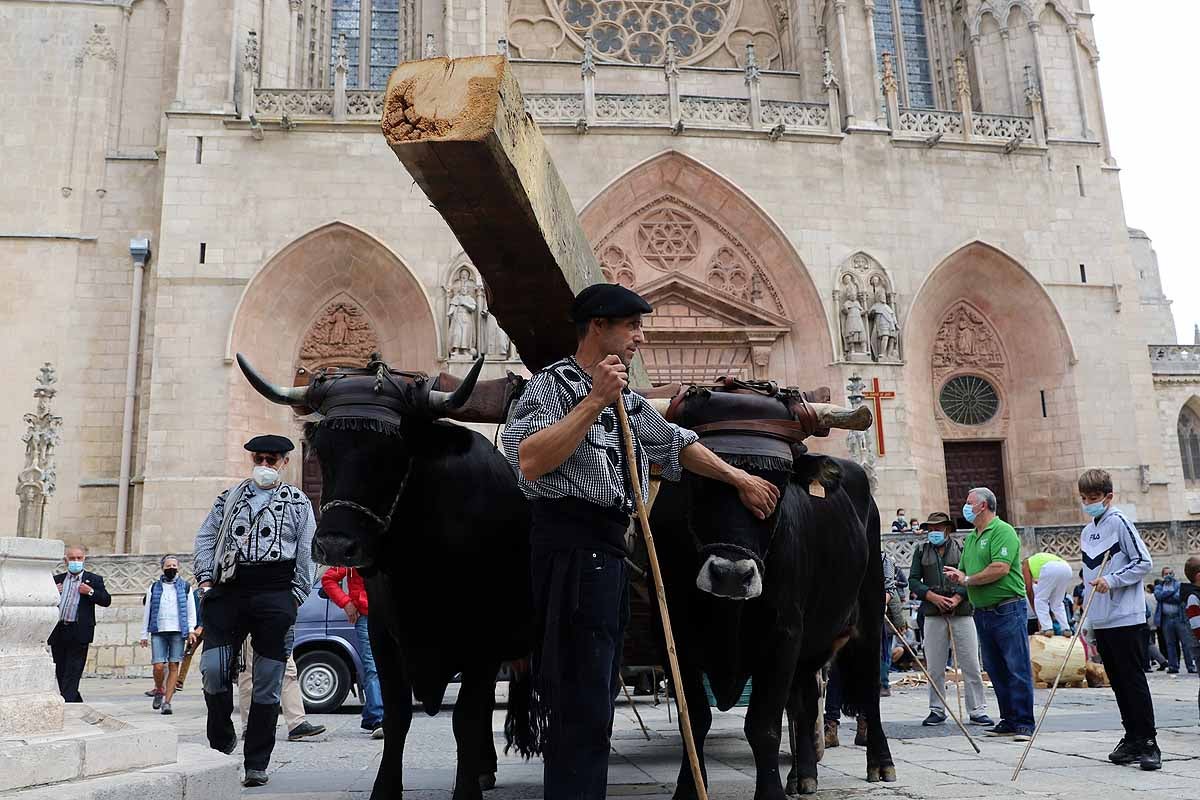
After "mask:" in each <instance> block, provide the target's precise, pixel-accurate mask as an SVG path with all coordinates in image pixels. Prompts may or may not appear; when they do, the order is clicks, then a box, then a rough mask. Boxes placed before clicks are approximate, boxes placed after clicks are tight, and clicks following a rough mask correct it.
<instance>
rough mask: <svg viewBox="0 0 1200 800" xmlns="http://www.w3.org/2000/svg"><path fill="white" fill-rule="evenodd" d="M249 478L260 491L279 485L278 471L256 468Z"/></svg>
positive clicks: (268, 468)
mask: <svg viewBox="0 0 1200 800" xmlns="http://www.w3.org/2000/svg"><path fill="white" fill-rule="evenodd" d="M250 477H251V479H252V480H253V481H254V483H255V485H257V486H258V487H259V488H260V489H269V488H271V487H272V486H274V485H275V484H277V483H279V470H277V469H272V468H270V467H263V466H258V467H255V468H254V472H253V473H251V476H250Z"/></svg>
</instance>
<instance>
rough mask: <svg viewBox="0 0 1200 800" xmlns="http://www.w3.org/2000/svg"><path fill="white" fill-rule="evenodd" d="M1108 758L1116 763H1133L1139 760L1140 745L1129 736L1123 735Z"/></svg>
mask: <svg viewBox="0 0 1200 800" xmlns="http://www.w3.org/2000/svg"><path fill="white" fill-rule="evenodd" d="M1108 760H1109V761H1111V762H1112V763H1114V764H1132V763H1133V762H1135V761H1137V760H1138V747H1137V745H1136V744H1135V743H1134V742H1132V741H1131V740H1130V739H1129V738H1128V737H1121V741H1120V742H1118V743H1117V746H1116V748H1115V749H1114V750H1113V751H1112V752H1111V753H1109V754H1108Z"/></svg>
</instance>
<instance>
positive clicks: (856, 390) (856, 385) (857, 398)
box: [846, 375, 879, 493]
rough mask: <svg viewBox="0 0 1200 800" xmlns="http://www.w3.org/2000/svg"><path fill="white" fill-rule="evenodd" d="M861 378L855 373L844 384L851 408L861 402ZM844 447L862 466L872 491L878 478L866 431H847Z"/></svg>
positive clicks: (873, 454) (873, 452) (872, 449)
mask: <svg viewBox="0 0 1200 800" xmlns="http://www.w3.org/2000/svg"><path fill="white" fill-rule="evenodd" d="M863 389H864V385H863V379H862V378H860V377H859V376H857V375H853V376H851V377H850V381H849V382H848V383H847V384H846V399H847V401H848V402H849V404H850V407H851V408H858V407H859V406H861V405H862V404H863V402H864V401H863ZM846 449H847V450H848V451H849V453H850V459H851V460H852V461H854V462H855V463H857V464H858V465H859V466H861V467H862V468H863V471H864V472H866V473H867V480H868V482H869V483H870V485H871V492H872V493H874V492H875V491H876V489H877V488H878V485H879V478H878V476H877V475H876V474H875V450H874V448H872V447H871V442H870V440H869V439H868V438H867V432H866V431H848V432H847V434H846Z"/></svg>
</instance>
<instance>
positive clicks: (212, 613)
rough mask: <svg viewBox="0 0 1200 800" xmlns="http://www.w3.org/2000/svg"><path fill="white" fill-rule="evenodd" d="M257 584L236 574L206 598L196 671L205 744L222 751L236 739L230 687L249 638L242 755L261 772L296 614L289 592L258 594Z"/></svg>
mask: <svg viewBox="0 0 1200 800" xmlns="http://www.w3.org/2000/svg"><path fill="white" fill-rule="evenodd" d="M239 569H242V570H245V568H244V567H241V568H239ZM246 571H248V570H246ZM260 585H261V584H257V583H256V581H254V580H252V579H251V577H250V576H244V577H243V576H241V575H239V579H238V581H235V582H233V583H230V584H222V585H218V586H216V587H214V588H212V589H210V590H209V591H208V592H207V593H206V594H205V595H204V600H203V604H204V652H203V653H202V654H201V656H200V672H201V675H202V676H203V681H204V702H205V704H206V705H207V706H208V744H209V746H210V747H212V748H213V749H214V750H221V749H224V748H227V747H228V746H229V745H230V743H232V742H234V741H236V738H237V734H236V733H235V732H234V727H233V719H232V715H233V682H234V676H235V675H236V673H237V671H238V667H239V665H238V663H237V662H238V655H239V654H240V652H241V649H242V643H243V642H244V641H245V640H246V637H247V636H249V637H250V646H251V647H252V648H253V649H254V653H255V655H256V656H257V657H256V658H255V659H254V669H253V673H252V678H253V681H254V693H253V696H252V699H251V702H250V715H249V718H248V720H247V722H246V742H245V747H244V749H243V755H244V760H245V766H246V769H262V770H265V769H266V768H267V765H268V764H270V762H271V751H272V750H274V748H275V726H276V724H277V723H278V720H279V694H280V690H281V688H282V686H283V670H284V666H285V665H286V662H287V657H288V653H289V652H290V651H291V646H292V636H293V632H292V628H293V626H294V625H295V623H296V610H297V609H296V601H295V599H294V598H293V596H292V592H291V589H290V588H272V589H262V588H259V586H260Z"/></svg>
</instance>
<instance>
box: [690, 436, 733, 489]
mask: <svg viewBox="0 0 1200 800" xmlns="http://www.w3.org/2000/svg"><path fill="white" fill-rule="evenodd" d="M679 463H680V464H682V465H683V468H684V469H686V470H687V471H688V472H694V473H695V474H697V475H699V476H701V477H703V478H712V479H713V480H717V481H721V482H722V483H728V484H731V485H736V484H737V482H738V481H739V480H741V478H742V476H743V475H744V474H745V473H744V472H743V471H742V470H740V469H738V468H737V467H732V466H730V465H729V464H728V463H727V462H725V461H723V460H722V459H721V457H720V456H718V455H717V454H716V453H714V452H713V451H712V450H709V449H708V448H707V447H705V446H704V445H702V444H700V443H699V442H694V443H692V444H690V445H688V446H687V447H685V448H683V450H681V451H680V452H679Z"/></svg>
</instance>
